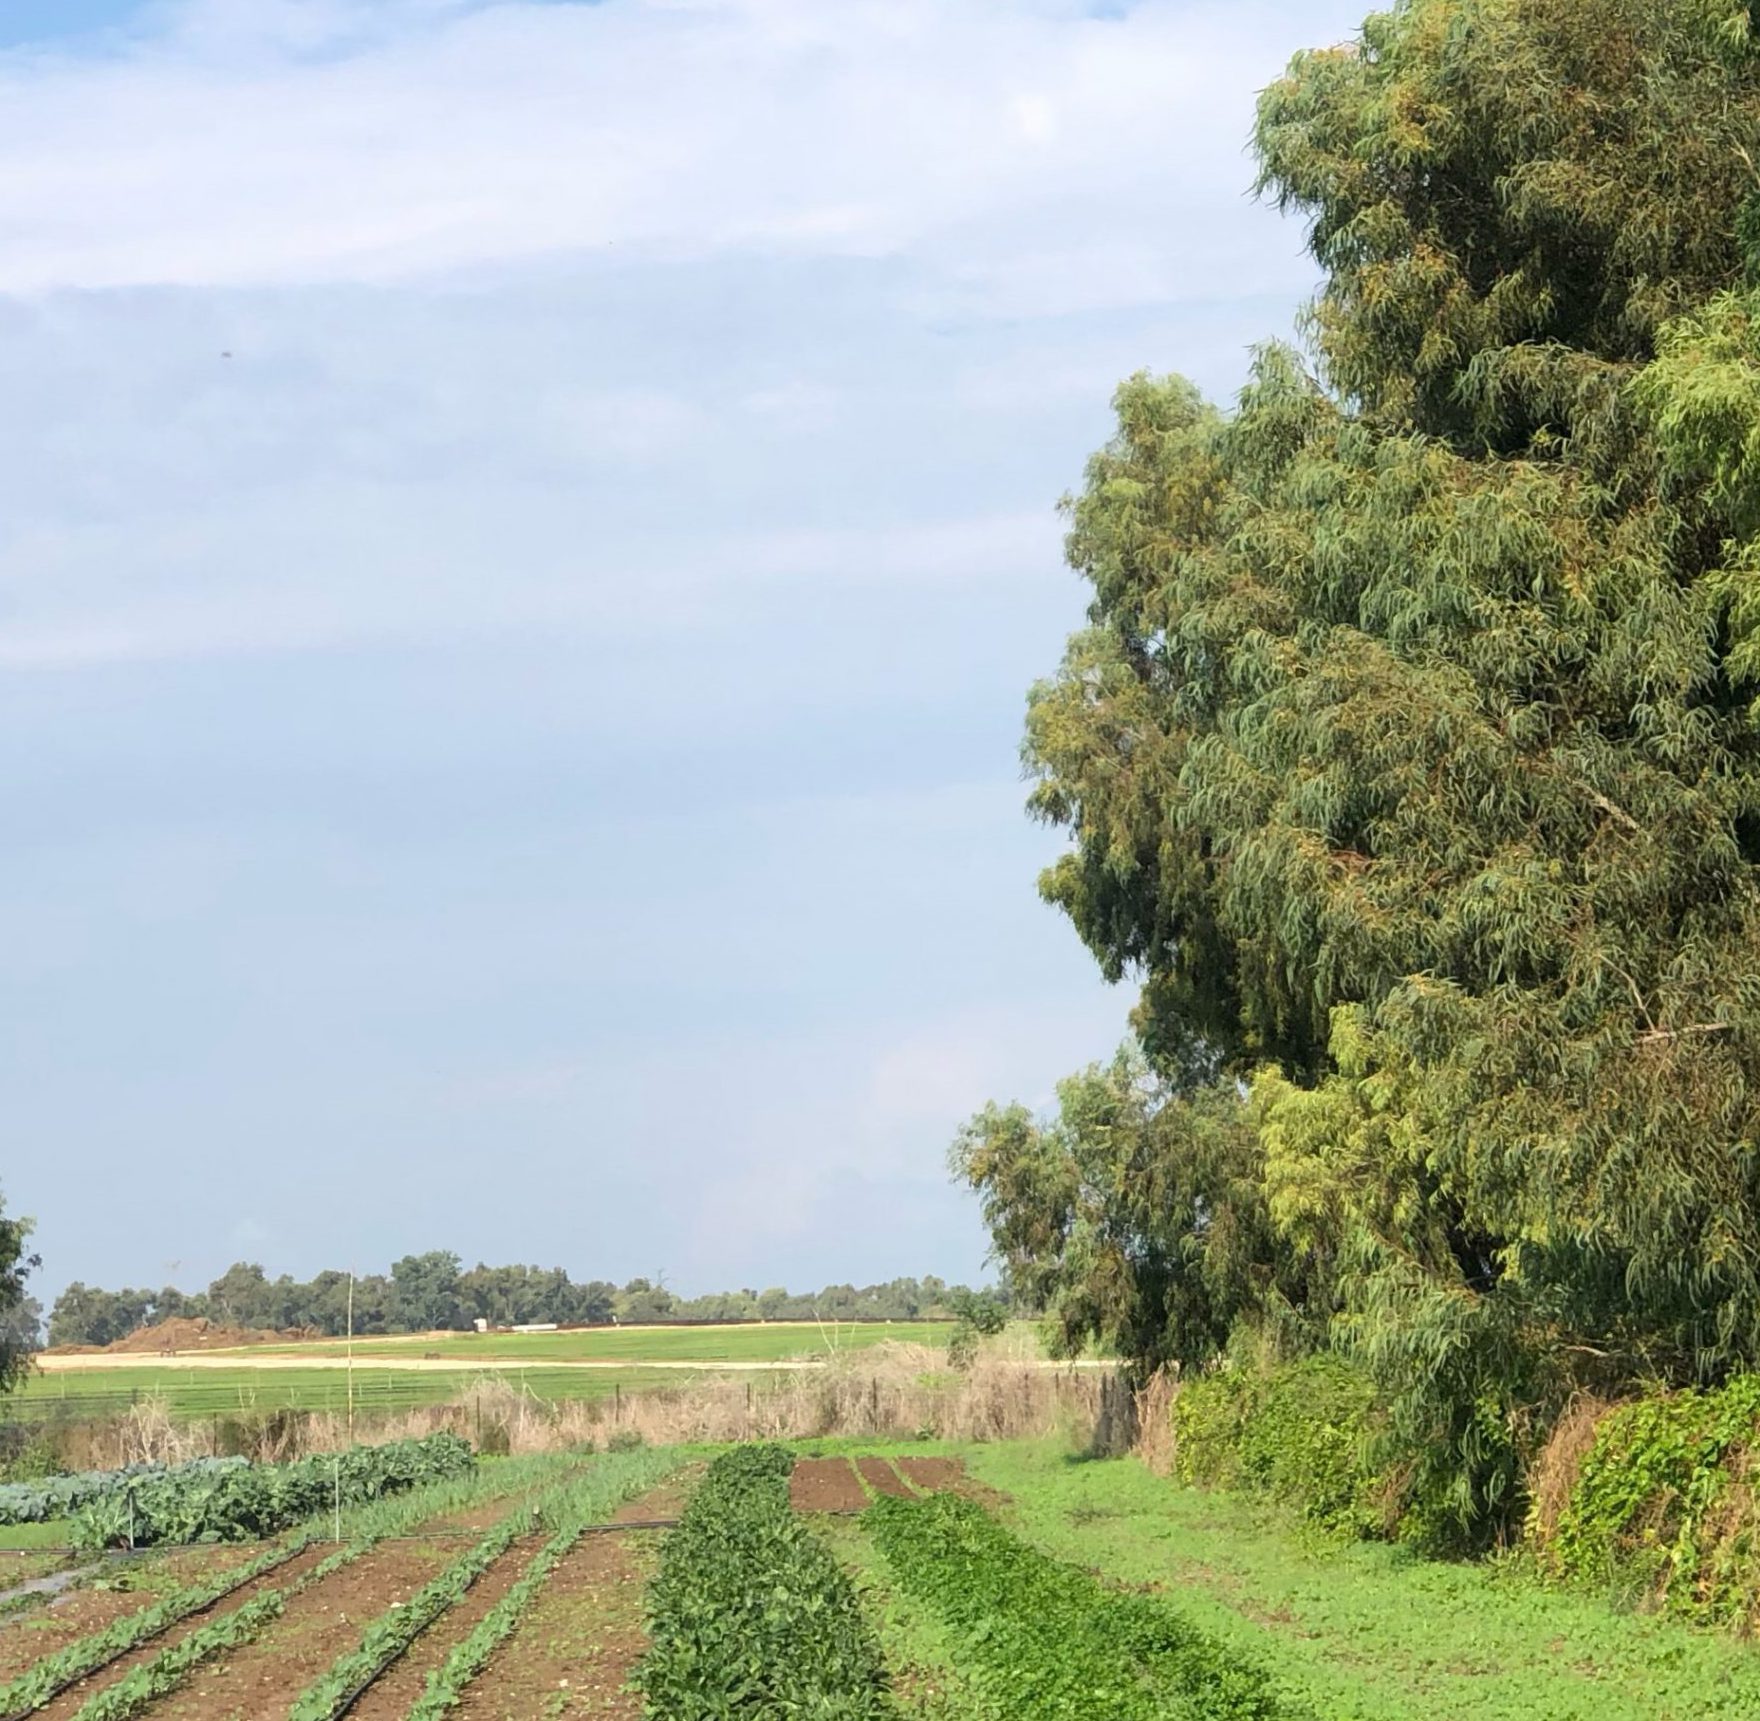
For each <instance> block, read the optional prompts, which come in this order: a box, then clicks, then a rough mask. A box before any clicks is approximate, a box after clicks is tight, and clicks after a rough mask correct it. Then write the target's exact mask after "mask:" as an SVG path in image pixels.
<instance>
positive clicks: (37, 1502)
mask: <svg viewBox="0 0 1760 1721" xmlns="http://www.w3.org/2000/svg"><path fill="white" fill-rule="evenodd" d="M248 1464H249V1460H248V1459H245V1458H193V1459H191V1460H190V1462H189V1463H187V1464H179V1465H176V1466H167V1465H164V1464H130V1465H128V1466H126V1467H125V1468H123V1469H121V1470H82V1471H78V1472H76V1473H75V1474H73V1475H67V1476H44V1477H42V1478H40V1479H38V1480H36V1481H30V1482H0V1524H46V1523H48V1522H49V1521H50V1520H51V1519H53V1518H65V1517H68V1516H69V1515H71V1514H72V1513H74V1512H77V1511H79V1510H80V1509H81V1508H82V1507H85V1506H89V1505H91V1504H92V1503H93V1502H94V1501H97V1500H102V1499H104V1498H105V1497H106V1496H107V1495H111V1494H115V1493H119V1492H121V1491H122V1490H123V1489H126V1488H128V1487H129V1486H131V1485H133V1484H139V1483H142V1482H147V1481H162V1480H167V1479H171V1478H179V1477H212V1476H218V1475H221V1474H224V1473H225V1472H226V1471H228V1470H238V1469H242V1468H245V1467H246V1466H248Z"/></svg>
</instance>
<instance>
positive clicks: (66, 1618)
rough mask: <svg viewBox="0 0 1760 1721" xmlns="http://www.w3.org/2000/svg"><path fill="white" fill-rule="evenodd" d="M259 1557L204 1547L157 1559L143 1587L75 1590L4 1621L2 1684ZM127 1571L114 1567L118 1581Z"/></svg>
mask: <svg viewBox="0 0 1760 1721" xmlns="http://www.w3.org/2000/svg"><path fill="white" fill-rule="evenodd" d="M256 1553H257V1550H256V1549H254V1548H244V1549H240V1548H203V1549H202V1550H201V1551H200V1552H199V1553H193V1554H176V1555H172V1556H170V1557H167V1558H165V1559H163V1560H158V1559H155V1560H154V1561H153V1562H152V1566H151V1572H150V1574H149V1573H148V1572H146V1571H142V1572H141V1574H140V1576H141V1580H142V1581H141V1585H140V1587H138V1588H135V1589H127V1590H113V1589H105V1590H99V1589H90V1588H85V1589H77V1590H72V1591H70V1592H69V1593H68V1594H66V1595H64V1596H60V1597H57V1598H56V1600H54V1601H53V1602H50V1603H49V1604H47V1605H46V1606H42V1607H34V1608H32V1609H30V1611H29V1612H28V1613H22V1614H18V1615H16V1616H14V1617H13V1618H10V1619H7V1620H4V1621H0V1680H6V1679H11V1678H13V1677H15V1676H16V1675H18V1674H20V1673H23V1672H24V1670H25V1669H26V1668H27V1667H31V1666H33V1665H34V1664H35V1663H37V1662H38V1661H41V1660H42V1658H43V1657H44V1656H45V1655H53V1654H54V1653H55V1651H56V1650H58V1649H65V1648H66V1647H67V1645H68V1644H70V1643H72V1642H73V1641H74V1639H75V1638H79V1637H84V1636H85V1635H86V1634H87V1633H88V1632H93V1631H102V1630H103V1629H104V1628H105V1627H106V1626H108V1625H113V1624H114V1623H115V1622H116V1621H117V1620H119V1619H121V1618H122V1617H123V1616H124V1615H125V1614H131V1613H139V1612H140V1611H141V1609H142V1608H146V1607H151V1606H152V1605H153V1604H154V1603H155V1602H156V1601H158V1600H159V1598H160V1597H161V1596H162V1595H167V1594H169V1593H170V1592H171V1591H172V1590H174V1589H179V1588H181V1587H182V1586H183V1585H184V1584H187V1583H191V1582H193V1581H194V1580H195V1579H196V1578H198V1577H201V1576H203V1575H205V1574H206V1573H209V1572H214V1571H219V1570H223V1569H224V1568H225V1567H227V1566H229V1565H231V1566H248V1565H249V1564H250V1563H251V1561H252V1560H253V1559H254V1558H255V1557H256ZM123 1571H124V1568H123V1567H122V1566H121V1565H120V1564H118V1565H116V1566H114V1567H113V1568H112V1570H111V1574H110V1575H111V1578H112V1581H114V1580H115V1579H116V1578H119V1577H121V1576H122V1575H123ZM149 1584H150V1587H148V1586H149Z"/></svg>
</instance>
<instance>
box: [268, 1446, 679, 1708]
mask: <svg viewBox="0 0 1760 1721" xmlns="http://www.w3.org/2000/svg"><path fill="white" fill-rule="evenodd" d="M678 1462H679V1460H678V1459H677V1458H676V1457H675V1456H674V1455H673V1454H671V1453H668V1452H664V1451H661V1452H632V1453H621V1454H617V1453H613V1454H607V1455H606V1456H605V1457H604V1458H602V1459H600V1460H598V1461H597V1462H596V1463H594V1464H592V1465H591V1466H589V1467H588V1468H587V1469H586V1470H584V1471H583V1472H582V1473H580V1474H578V1475H575V1476H573V1477H570V1478H569V1479H568V1480H567V1481H565V1482H563V1483H562V1484H560V1485H559V1486H558V1487H556V1488H554V1489H552V1490H551V1491H550V1492H549V1493H547V1494H546V1495H545V1496H544V1497H543V1498H542V1499H541V1500H540V1501H539V1502H538V1503H537V1505H536V1506H535V1507H534V1508H532V1509H529V1510H528V1509H527V1508H526V1507H524V1506H522V1507H521V1508H520V1510H518V1511H516V1512H514V1513H511V1514H509V1516H508V1517H506V1518H504V1519H503V1520H502V1521H501V1522H500V1523H498V1524H496V1525H495V1526H494V1528H493V1529H491V1530H489V1531H488V1532H487V1534H485V1535H484V1536H483V1537H482V1539H481V1540H480V1541H478V1542H477V1543H476V1544H475V1545H474V1546H472V1547H471V1548H470V1549H469V1550H467V1552H465V1553H464V1554H463V1555H461V1556H460V1557H459V1558H458V1559H457V1560H455V1561H454V1562H453V1563H452V1564H451V1565H450V1566H448V1567H447V1568H446V1570H444V1571H443V1572H441V1573H440V1574H439V1576H438V1577H436V1578H435V1579H434V1580H433V1581H432V1582H431V1583H429V1584H428V1585H426V1586H425V1587H424V1588H423V1589H421V1590H420V1591H418V1592H417V1593H416V1594H415V1595H414V1596H412V1597H411V1598H410V1600H409V1601H407V1602H404V1603H401V1604H399V1605H396V1606H393V1607H390V1608H387V1609H386V1610H385V1611H384V1612H383V1613H382V1614H380V1615H379V1616H378V1617H377V1618H376V1619H373V1620H371V1621H369V1622H368V1624H367V1626H366V1628H365V1630H364V1631H363V1632H362V1633H361V1639H360V1642H359V1644H358V1645H357V1646H356V1647H355V1648H354V1649H352V1650H350V1651H348V1652H347V1653H345V1654H343V1655H341V1656H338V1657H337V1659H336V1660H335V1661H334V1662H332V1664H331V1665H330V1666H329V1667H328V1668H327V1669H325V1671H324V1672H323V1673H322V1674H320V1675H319V1677H318V1678H317V1679H315V1680H314V1681H313V1682H312V1683H311V1685H309V1686H308V1687H307V1688H306V1689H305V1691H303V1692H302V1693H301V1694H300V1696H299V1698H298V1700H297V1701H296V1702H295V1704H294V1706H293V1708H292V1710H291V1712H290V1715H289V1721H340V1717H342V1716H344V1715H346V1714H347V1713H348V1712H349V1710H350V1709H351V1708H353V1706H354V1705H355V1704H356V1703H357V1702H358V1701H359V1700H360V1699H361V1697H362V1696H364V1695H365V1694H366V1692H367V1691H368V1690H370V1689H371V1687H372V1686H373V1684H374V1682H375V1681H377V1680H378V1679H379V1678H381V1677H382V1676H383V1675H384V1674H385V1672H386V1671H387V1670H388V1669H389V1668H391V1667H392V1666H393V1665H394V1664H395V1663H396V1662H397V1661H398V1660H399V1659H400V1658H401V1657H402V1656H403V1655H404V1654H405V1653H406V1652H407V1651H408V1650H409V1649H410V1648H411V1647H412V1646H413V1645H414V1644H415V1643H416V1642H417V1641H418V1639H420V1638H421V1637H422V1636H423V1634H424V1633H426V1632H427V1631H428V1630H429V1629H430V1628H431V1627H433V1626H434V1625H435V1624H436V1623H437V1622H438V1621H439V1620H440V1619H441V1618H442V1617H443V1616H444V1615H445V1614H446V1613H448V1612H449V1611H450V1610H451V1609H452V1608H454V1607H455V1606H457V1604H458V1603H459V1602H461V1601H462V1600H463V1599H464V1597H465V1595H466V1594H467V1593H468V1591H469V1590H470V1589H471V1587H472V1586H473V1585H474V1584H475V1583H476V1582H477V1580H478V1579H479V1578H481V1577H482V1576H483V1575H484V1574H485V1573H486V1572H488V1571H489V1569H490V1568H491V1567H492V1566H494V1565H495V1564H496V1563H497V1562H499V1561H500V1560H501V1559H502V1558H503V1557H504V1556H505V1555H506V1554H507V1553H508V1552H509V1551H510V1550H511V1549H512V1547H513V1545H514V1543H515V1542H516V1541H518V1540H519V1539H520V1538H521V1537H523V1536H525V1535H526V1534H528V1533H529V1532H531V1531H532V1530H533V1529H534V1528H544V1529H549V1530H551V1531H553V1532H554V1534H552V1535H551V1537H550V1538H549V1540H547V1541H546V1542H545V1543H544V1544H543V1546H542V1547H541V1548H540V1549H539V1550H538V1552H537V1554H536V1555H535V1556H534V1557H533V1560H532V1561H531V1563H530V1565H528V1567H527V1568H526V1570H525V1572H524V1573H523V1574H522V1577H521V1579H520V1580H519V1582H518V1583H516V1584H515V1585H514V1586H513V1587H512V1588H511V1589H510V1590H509V1591H508V1592H507V1594H506V1595H505V1596H503V1597H502V1598H501V1600H500V1601H499V1602H498V1603H497V1604H496V1606H495V1607H494V1608H493V1609H492V1610H491V1611H490V1612H489V1613H488V1614H486V1615H485V1616H484V1618H483V1619H482V1620H481V1621H479V1622H478V1624H477V1625H476V1627H475V1628H474V1629H473V1630H472V1631H471V1632H470V1633H469V1634H468V1635H467V1636H466V1637H465V1638H464V1639H463V1640H462V1641H461V1642H460V1643H459V1644H457V1645H455V1646H454V1648H453V1650H452V1652H451V1653H450V1654H449V1655H448V1656H447V1658H446V1661H445V1662H444V1663H443V1664H442V1665H441V1666H440V1667H439V1668H437V1669H435V1670H434V1671H432V1672H431V1673H430V1674H429V1676H428V1680H427V1684H426V1689H425V1691H424V1694H423V1696H422V1697H421V1698H419V1699H418V1700H417V1704H416V1712H418V1713H429V1714H435V1715H439V1714H444V1713H445V1712H446V1711H447V1709H449V1708H451V1707H453V1706H455V1705H456V1704H457V1703H458V1701H459V1700H460V1698H461V1697H462V1694H463V1691H464V1688H465V1686H466V1685H467V1684H468V1682H469V1680H470V1678H471V1677H474V1675H475V1673H476V1672H477V1671H479V1670H480V1669H481V1668H482V1667H483V1666H484V1665H485V1664H486V1663H487V1661H488V1659H489V1656H490V1654H491V1653H492V1652H493V1650H494V1649H495V1647H496V1645H497V1644H498V1643H500V1642H501V1641H502V1640H503V1639H505V1638H506V1637H507V1635H508V1634H509V1633H510V1632H511V1631H512V1630H513V1628H514V1626H515V1625H517V1624H518V1622H519V1618H520V1615H521V1614H522V1613H523V1611H524V1609H525V1607H526V1606H528V1605H529V1604H530V1603H531V1601H533V1600H534V1599H535V1598H536V1596H537V1594H538V1591H539V1589H540V1588H541V1585H542V1583H543V1581H544V1579H545V1578H547V1577H548V1575H549V1573H550V1571H551V1570H553V1569H554V1567H555V1564H556V1562H557V1560H559V1559H560V1558H561V1557H562V1554H563V1553H565V1552H567V1550H568V1549H569V1548H570V1547H572V1546H573V1545H574V1543H575V1542H576V1541H578V1540H579V1538H580V1537H581V1535H582V1534H583V1533H584V1532H585V1529H586V1526H587V1525H588V1524H590V1523H592V1522H594V1521H595V1520H596V1519H598V1518H600V1517H603V1516H604V1515H605V1514H606V1513H607V1512H609V1511H610V1510H611V1509H612V1508H613V1507H615V1506H618V1505H621V1504H622V1503H623V1502H624V1501H625V1500H628V1499H630V1498H631V1497H632V1496H634V1495H636V1494H640V1493H643V1492H645V1491H646V1490H647V1489H649V1488H651V1487H653V1486H654V1484H655V1483H657V1482H659V1481H660V1480H661V1479H662V1478H664V1477H665V1476H666V1475H667V1473H668V1472H670V1471H671V1470H673V1469H674V1468H676V1467H677V1464H678ZM534 1579H535V1581H533V1580H534ZM516 1598H517V1599H516ZM510 1604H511V1605H510Z"/></svg>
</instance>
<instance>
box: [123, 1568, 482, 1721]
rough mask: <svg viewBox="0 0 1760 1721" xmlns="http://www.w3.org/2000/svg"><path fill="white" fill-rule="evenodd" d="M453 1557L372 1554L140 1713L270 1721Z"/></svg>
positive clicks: (171, 1718) (166, 1720)
mask: <svg viewBox="0 0 1760 1721" xmlns="http://www.w3.org/2000/svg"><path fill="white" fill-rule="evenodd" d="M458 1552H459V1549H458V1546H457V1545H456V1544H455V1543H451V1542H447V1543H443V1544H433V1543H427V1542H400V1543H397V1544H395V1545H390V1544H387V1545H384V1546H381V1547H378V1548H375V1549H374V1550H373V1551H372V1552H371V1553H368V1554H363V1555H362V1556H361V1558H359V1559H358V1560H354V1561H352V1562H351V1563H350V1564H348V1565H346V1566H344V1567H343V1568H342V1570H341V1571H339V1572H333V1573H332V1574H331V1575H330V1576H329V1577H327V1578H326V1579H325V1580H324V1581H323V1582H322V1583H321V1584H319V1585H317V1586H316V1588H314V1589H309V1590H307V1591H306V1592H305V1593H304V1594H303V1595H298V1596H295V1597H294V1599H293V1600H292V1601H291V1602H289V1603H288V1607H287V1612H286V1613H285V1614H283V1615H282V1616H281V1618H280V1619H278V1620H277V1621H276V1622H275V1623H274V1624H273V1625H271V1626H270V1627H269V1629H268V1631H267V1632H265V1633H264V1634H263V1636H262V1637H260V1638H259V1639H258V1640H257V1641H256V1642H255V1643H251V1644H246V1645H245V1646H244V1647H243V1648H241V1649H237V1650H234V1651H233V1652H232V1653H231V1654H230V1655H228V1656H225V1657H223V1658H222V1659H220V1660H218V1661H214V1662H211V1663H209V1664H208V1665H207V1666H205V1667H199V1668H197V1669H196V1670H195V1671H194V1672H193V1673H192V1674H191V1675H190V1677H189V1679H188V1680H187V1681H186V1682H185V1683H184V1685H183V1686H182V1687H181V1688H179V1689H178V1690H176V1691H173V1692H171V1693H169V1694H168V1695H166V1696H165V1697H163V1698H161V1699H160V1700H159V1701H158V1702H157V1703H155V1704H154V1705H153V1706H152V1707H151V1708H149V1709H147V1710H146V1711H144V1713H145V1714H146V1715H147V1716H149V1717H150V1718H151V1721H268V1718H269V1717H272V1716H277V1715H285V1714H286V1713H287V1711H288V1708H289V1707H290V1706H291V1705H292V1703H293V1700H294V1698H295V1697H297V1696H298V1695H299V1693H300V1692H301V1691H303V1690H304V1689H305V1687H306V1686H307V1685H309V1684H310V1683H311V1682H312V1680H314V1679H315V1678H316V1677H317V1676H318V1675H319V1674H320V1673H322V1672H323V1671H324V1669H325V1668H327V1667H328V1666H329V1665H330V1663H331V1662H332V1661H334V1660H335V1659H336V1657H337V1656H339V1655H341V1654H342V1653H343V1652H344V1651H345V1650H350V1649H353V1648H354V1647H355V1646H356V1644H358V1643H359V1642H360V1635H361V1631H362V1629H363V1628H364V1627H365V1626H366V1625H367V1624H368V1622H369V1621H371V1620H373V1619H376V1618H377V1617H378V1616H379V1615H380V1614H381V1613H383V1612H384V1611H385V1609H386V1608H388V1607H389V1606H390V1605H391V1604H392V1603H393V1602H395V1601H407V1600H408V1599H409V1597H410V1596H412V1595H414V1594H415V1592H416V1591H417V1590H419V1589H420V1588H421V1587H422V1585H423V1584H425V1583H426V1582H427V1581H428V1580H429V1579H430V1578H432V1577H434V1576H435V1575H436V1574H437V1573H438V1572H439V1571H440V1569H441V1568H442V1567H443V1566H445V1565H446V1564H447V1563H448V1562H449V1561H450V1560H452V1559H454V1558H456V1557H457V1555H458Z"/></svg>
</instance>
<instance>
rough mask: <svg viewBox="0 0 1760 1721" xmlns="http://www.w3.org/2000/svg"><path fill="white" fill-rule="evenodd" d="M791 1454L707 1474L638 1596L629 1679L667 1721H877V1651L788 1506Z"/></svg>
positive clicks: (755, 1449) (838, 1570) (825, 1555)
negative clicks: (645, 1620)
mask: <svg viewBox="0 0 1760 1721" xmlns="http://www.w3.org/2000/svg"><path fill="white" fill-rule="evenodd" d="M793 1464H794V1460H793V1458H792V1456H791V1455H790V1454H789V1453H788V1452H787V1451H785V1450H784V1449H783V1448H781V1447H779V1446H743V1447H736V1448H734V1450H733V1451H731V1452H728V1453H725V1454H723V1456H721V1457H720V1458H718V1459H716V1461H715V1462H714V1463H713V1464H712V1465H710V1467H709V1473H708V1475H707V1476H706V1477H705V1478H704V1479H703V1483H702V1485H701V1487H699V1488H698V1490H697V1492H696V1493H695V1495H694V1496H692V1499H691V1503H690V1505H689V1507H688V1508H687V1509H686V1511H685V1514H684V1517H683V1518H682V1519H681V1520H680V1523H679V1526H678V1528H677V1529H676V1530H675V1531H673V1533H672V1535H671V1536H670V1537H668V1539H667V1542H666V1552H665V1554H664V1556H663V1558H662V1561H661V1566H660V1572H659V1575H658V1576H657V1577H656V1578H655V1580H654V1583H653V1586H652V1588H651V1590H650V1591H649V1598H648V1607H649V1630H650V1633H651V1635H652V1638H653V1645H652V1648H651V1649H650V1651H649V1653H648V1655H647V1657H646V1659H645V1660H644V1661H643V1663H642V1665H641V1668H640V1670H639V1671H638V1673H637V1676H636V1678H637V1683H638V1684H639V1685H640V1687H641V1689H642V1691H643V1693H644V1694H645V1696H646V1697H647V1704H648V1713H649V1714H650V1715H653V1716H657V1717H665V1721H730V1718H733V1717H749V1718H751V1721H758V1718H760V1717H762V1718H763V1721H888V1718H890V1717H891V1716H893V1714H894V1713H895V1711H894V1709H893V1706H892V1702H891V1698H890V1696H889V1694H888V1689H887V1677H886V1669H885V1665H884V1663H883V1662H882V1659H881V1655H880V1646H879V1644H878V1642H877V1641H876V1639H875V1637H874V1634H873V1632H872V1631H871V1630H870V1629H869V1627H868V1624H867V1621H866V1620H865V1619H864V1618H863V1617H862V1612H861V1608H860V1606H859V1605H858V1603H857V1600H856V1594H855V1589H854V1586H853V1585H852V1584H851V1582H850V1580H849V1577H848V1576H847V1574H846V1573H845V1572H844V1571H843V1569H842V1567H841V1566H839V1565H838V1563H837V1561H836V1560H835V1559H834V1558H833V1557H832V1555H831V1553H830V1550H829V1549H827V1548H826V1546H825V1544H824V1543H823V1542H821V1541H820V1540H819V1538H818V1537H817V1536H815V1535H814V1534H813V1532H812V1531H811V1530H809V1529H808V1528H807V1527H806V1525H804V1524H803V1523H802V1522H801V1521H800V1519H799V1518H798V1517H797V1516H796V1515H795V1513H794V1511H793V1509H792V1508H791V1507H790V1505H789V1500H788V1476H789V1471H790V1470H791V1469H792V1468H793Z"/></svg>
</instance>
